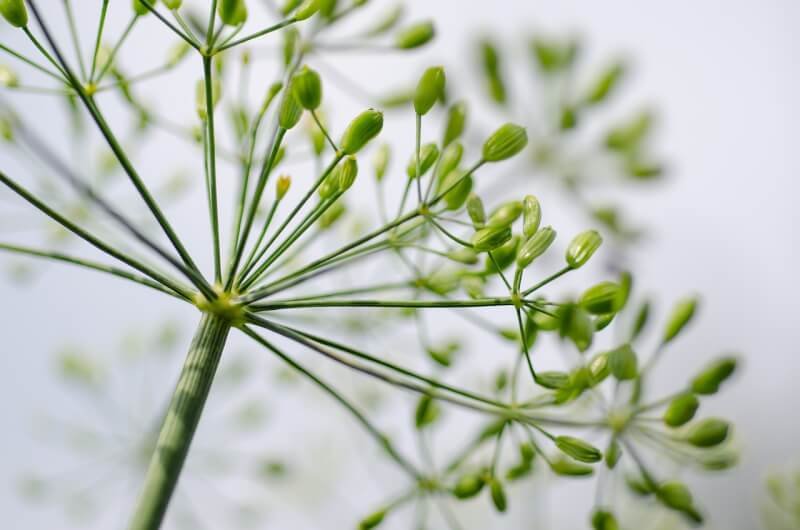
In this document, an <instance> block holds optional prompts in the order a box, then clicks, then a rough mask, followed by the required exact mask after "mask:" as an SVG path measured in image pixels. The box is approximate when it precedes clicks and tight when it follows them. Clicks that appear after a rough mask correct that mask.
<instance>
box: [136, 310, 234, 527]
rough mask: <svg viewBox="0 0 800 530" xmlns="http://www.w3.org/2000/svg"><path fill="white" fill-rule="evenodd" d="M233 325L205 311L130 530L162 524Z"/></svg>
mask: <svg viewBox="0 0 800 530" xmlns="http://www.w3.org/2000/svg"><path fill="white" fill-rule="evenodd" d="M230 328H231V325H230V323H229V322H228V321H226V320H222V319H221V318H219V317H218V316H215V315H211V314H206V315H203V318H202V320H201V321H200V325H199V327H198V328H197V332H196V333H195V336H194V339H193V340H192V345H191V347H190V348H189V353H188V355H187V356H186V361H185V362H184V365H183V370H182V371H181V375H180V378H179V379H178V384H177V385H176V387H175V392H174V393H173V395H172V400H171V401H170V404H169V408H168V409H167V413H166V416H165V418H164V423H163V424H162V425H161V432H160V434H159V436H158V441H157V442H156V448H155V451H154V452H153V456H152V459H151V460H150V466H149V467H148V469H147V474H146V475H145V480H144V488H143V490H142V493H141V496H140V497H139V502H138V505H137V508H136V512H135V513H134V516H133V519H132V521H131V523H130V526H129V527H128V528H129V530H153V529H156V528H159V527H160V526H161V523H162V521H163V519H164V515H165V514H166V511H167V507H168V505H169V501H170V498H171V497H172V494H173V493H174V491H175V486H176V485H177V483H178V478H179V477H180V473H181V469H182V468H183V463H184V461H185V460H186V455H187V453H188V452H189V446H190V445H191V443H192V438H193V437H194V433H195V430H196V429H197V424H198V422H199V421H200V415H201V414H202V411H203V406H204V405H205V402H206V398H207V397H208V393H209V390H210V389H211V383H212V382H213V380H214V374H215V373H216V370H217V365H218V364H219V359H220V356H221V355H222V350H223V348H224V347H225V341H226V339H227V337H228V332H229V331H230Z"/></svg>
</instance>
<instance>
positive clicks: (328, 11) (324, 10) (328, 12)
mask: <svg viewBox="0 0 800 530" xmlns="http://www.w3.org/2000/svg"><path fill="white" fill-rule="evenodd" d="M338 4H339V2H338V0H319V14H320V15H322V16H323V17H325V18H331V17H333V15H334V13H335V12H336V7H337V5H338Z"/></svg>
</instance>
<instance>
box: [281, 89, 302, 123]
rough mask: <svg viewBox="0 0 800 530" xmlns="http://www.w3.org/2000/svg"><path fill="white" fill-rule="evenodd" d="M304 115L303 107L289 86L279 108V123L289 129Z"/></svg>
mask: <svg viewBox="0 0 800 530" xmlns="http://www.w3.org/2000/svg"><path fill="white" fill-rule="evenodd" d="M302 115H303V107H301V106H300V103H299V102H298V101H297V98H296V97H294V95H293V94H292V89H291V87H289V91H288V92H286V93H285V94H284V95H283V98H282V99H281V106H280V107H279V108H278V125H280V126H281V127H282V128H283V129H286V130H287V131H288V130H289V129H292V128H293V127H294V126H295V125H297V124H298V123H299V122H300V117H301V116H302Z"/></svg>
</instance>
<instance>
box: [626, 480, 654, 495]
mask: <svg viewBox="0 0 800 530" xmlns="http://www.w3.org/2000/svg"><path fill="white" fill-rule="evenodd" d="M625 485H626V486H628V489H629V490H631V493H634V494H636V495H639V496H640V497H647V496H649V495H652V494H653V487H652V486H651V484H650V483H648V482H647V481H645V480H644V479H640V478H638V477H634V476H626V477H625Z"/></svg>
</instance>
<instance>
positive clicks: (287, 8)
mask: <svg viewBox="0 0 800 530" xmlns="http://www.w3.org/2000/svg"><path fill="white" fill-rule="evenodd" d="M301 1H302V0H284V2H283V5H282V6H281V7H280V12H281V15H284V16H286V15H288V14H289V13H291V12H292V11H293V10H294V9H295V8H296V7H297V6H299V5H300V2H301Z"/></svg>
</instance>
